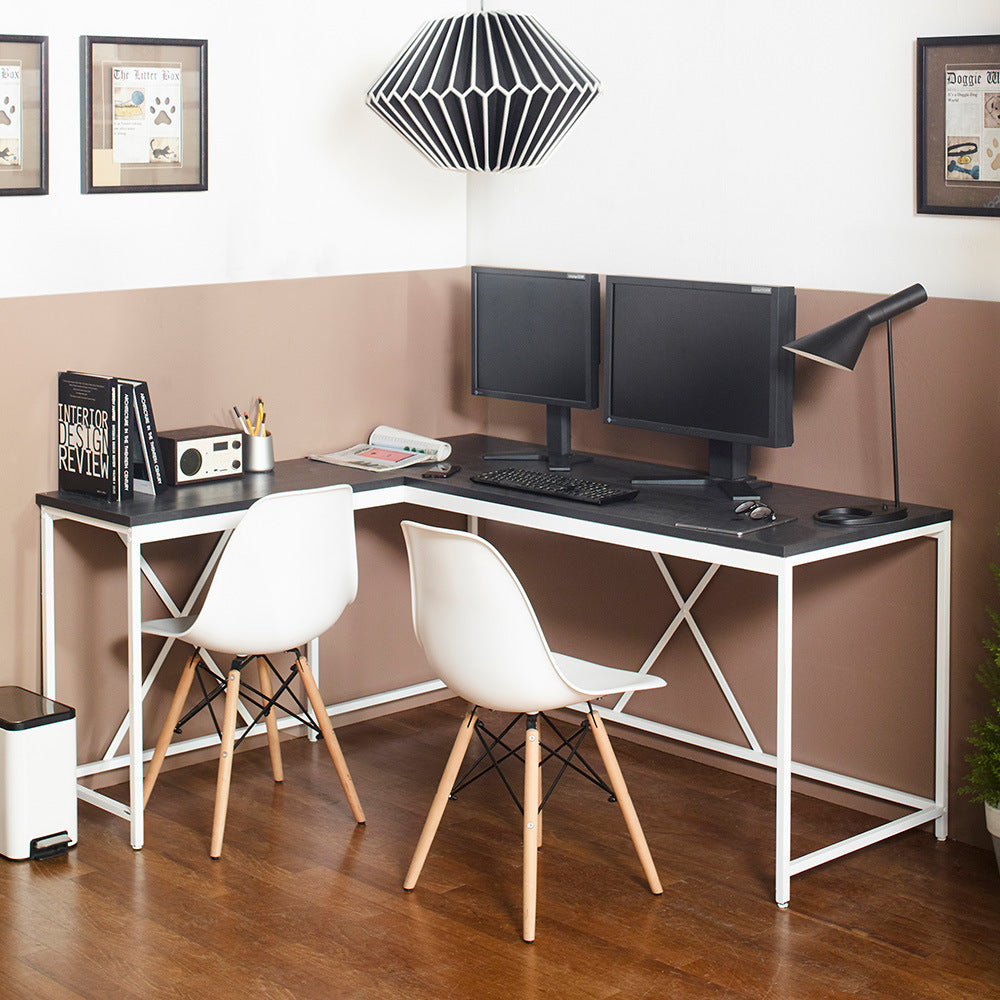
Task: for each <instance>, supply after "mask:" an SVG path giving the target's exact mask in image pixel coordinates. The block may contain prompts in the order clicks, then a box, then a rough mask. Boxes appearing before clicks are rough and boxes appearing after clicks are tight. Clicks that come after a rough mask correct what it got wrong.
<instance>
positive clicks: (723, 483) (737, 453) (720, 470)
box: [632, 439, 771, 500]
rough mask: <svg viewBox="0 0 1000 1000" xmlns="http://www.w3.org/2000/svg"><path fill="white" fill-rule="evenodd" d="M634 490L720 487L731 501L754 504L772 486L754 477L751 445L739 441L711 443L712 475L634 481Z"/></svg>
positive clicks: (696, 473) (709, 470) (661, 477)
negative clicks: (753, 501)
mask: <svg viewBox="0 0 1000 1000" xmlns="http://www.w3.org/2000/svg"><path fill="white" fill-rule="evenodd" d="M632 485H633V486H718V488H719V489H720V490H722V492H723V493H725V494H726V496H727V497H729V498H730V499H731V500H754V499H757V498H758V497H759V496H760V490H762V489H766V488H767V487H768V486H770V485H771V484H770V483H766V482H763V481H762V480H760V479H758V478H757V477H756V476H751V475H750V445H748V444H742V443H739V442H735V441H716V440H714V439H709V442H708V475H704V474H702V473H698V472H692V473H690V474H689V475H684V474H682V475H678V476H667V477H663V476H653V477H650V478H643V479H633V480H632Z"/></svg>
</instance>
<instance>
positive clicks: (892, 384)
mask: <svg viewBox="0 0 1000 1000" xmlns="http://www.w3.org/2000/svg"><path fill="white" fill-rule="evenodd" d="M885 331H886V344H888V349H889V416H890V420H891V425H892V499H893V503H894V504H895V506H896V507H898V506H899V454H898V451H897V447H896V375H895V365H894V364H893V360H892V319H887V320H886V321H885Z"/></svg>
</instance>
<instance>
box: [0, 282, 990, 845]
mask: <svg viewBox="0 0 1000 1000" xmlns="http://www.w3.org/2000/svg"><path fill="white" fill-rule="evenodd" d="M869 301H871V297H870V296H859V295H852V294H849V293H839V292H823V291H809V290H804V291H802V290H800V292H799V295H798V329H799V333H800V334H801V333H805V332H808V331H809V330H812V329H815V328H817V327H819V326H822V325H824V324H825V323H827V322H830V321H832V320H834V319H836V318H839V317H840V316H842V315H845V314H846V313H848V312H850V311H853V310H854V309H856V308H859V307H860V306H862V305H864V304H867V303H868V302H869ZM4 307H5V309H4V312H5V339H6V344H7V358H8V367H9V374H8V379H7V383H8V385H7V393H6V396H7V399H6V403H7V411H6V412H7V435H6V439H7V442H8V447H7V449H6V452H5V453H6V458H7V461H8V465H9V468H10V469H11V473H9V474H8V475H7V476H6V477H4V480H3V483H2V485H0V515H2V516H3V518H4V520H5V522H6V523H7V524H8V526H9V533H8V538H9V544H8V545H7V546H6V547H5V548H4V549H3V550H2V551H0V581H2V582H4V583H5V584H6V590H7V593H8V595H9V596H8V600H7V601H6V602H4V605H3V608H2V611H0V639H2V641H3V647H2V648H3V651H4V656H5V660H4V661H3V662H2V663H0V683H9V684H22V685H24V686H27V687H32V688H36V689H37V686H38V684H39V639H38V633H39V615H38V524H37V513H36V508H35V506H34V503H33V495H34V493H35V492H36V491H38V490H46V489H51V488H53V487H54V486H55V481H56V477H55V441H54V422H55V421H54V413H55V395H56V372H57V371H59V370H60V369H66V368H75V369H83V370H89V371H101V372H108V373H113V374H120V375H129V376H135V377H141V378H146V379H147V380H148V381H149V383H150V387H151V391H152V395H153V401H154V404H155V408H156V416H157V420H158V422H159V424H160V426H161V427H163V428H166V427H171V426H172V427H183V426H190V425H194V424H201V423H226V422H227V414H228V413H229V412H230V407H231V406H232V404H233V403H238V404H240V405H241V406H242V405H245V404H246V403H248V402H249V400H250V399H252V398H253V397H255V396H257V395H260V396H262V397H264V399H265V401H266V403H267V409H268V423H269V426H270V428H271V430H272V432H273V434H274V437H275V445H276V453H277V457H278V458H279V459H281V458H290V457H294V456H297V455H302V454H304V453H306V452H308V451H313V450H326V449H330V448H333V447H339V446H343V445H346V444H348V443H353V442H354V441H358V440H362V439H363V438H364V437H366V436H367V434H368V433H369V431H370V430H371V428H372V427H373V426H374V425H375V424H377V423H382V422H384V423H389V424H393V425H396V426H401V427H405V428H410V429H413V430H418V431H421V432H424V433H429V434H433V435H436V436H441V437H447V436H448V435H450V434H456V433H462V432H465V431H470V430H483V429H485V430H489V431H490V432H493V433H500V434H509V435H510V436H514V437H521V438H524V439H526V440H540V438H541V436H542V435H543V433H544V431H543V427H544V422H543V415H542V412H541V408H539V407H533V406H527V405H524V404H516V403H508V402H503V401H497V400H492V401H486V400H481V399H480V400H475V399H473V398H472V396H471V395H470V393H469V388H468V386H469V374H468V373H469V363H468V313H469V305H468V272H467V271H466V270H465V269H454V270H443V271H426V272H411V273H404V274H383V275H364V276H352V277H337V278H328V279H312V280H301V281H283V282H262V283H248V284H236V285H218V286H206V287H191V288H171V289H156V290H151V291H125V292H114V293H99V294H98V293H95V294H86V295H67V296H53V297H39V298H27V299H7V300H5V301H4ZM884 343H885V338H884V334H880V333H875V334H874V335H873V336H872V338H871V343H870V344H869V345H868V347H867V348H866V351H865V353H864V354H863V355H862V360H861V363H860V364H859V366H858V370H857V371H856V372H855V373H854V374H853V375H846V374H842V373H838V372H832V371H830V370H828V369H826V368H822V367H821V366H818V365H809V364H807V363H805V362H800V363H799V368H798V371H797V379H798V382H797V391H796V411H795V424H796V444H795V445H794V446H793V447H792V448H789V449H783V450H781V451H775V452H765V451H761V452H760V453H758V454H757V456H756V463H755V468H754V471H756V472H758V474H760V475H762V476H766V477H770V478H773V479H776V480H779V481H784V482H791V483H797V484H803V485H812V486H818V487H824V488H831V489H846V490H850V491H856V492H859V493H869V492H884V493H888V492H889V491H890V490H891V476H890V471H889V470H890V464H889V444H888V442H889V430H888V416H887V409H888V403H887V391H886V376H885V358H884ZM895 347H896V374H897V394H898V399H897V405H898V410H899V427H900V468H901V488H902V492H903V499H904V500H907V499H909V500H912V501H917V502H923V503H930V504H938V505H941V506H949V507H953V508H954V509H955V512H956V514H955V535H954V571H953V585H954V594H953V625H952V643H953V657H952V664H953V669H952V673H953V678H952V709H951V721H952V738H951V750H952V767H951V774H952V780H951V785H952V789H953V790H954V788H955V787H956V786H957V784H959V783H960V777H961V775H962V773H963V770H964V765H963V762H962V759H961V758H962V755H963V754H964V746H963V744H964V733H965V731H966V729H967V724H968V720H969V719H970V718H971V717H972V716H973V715H974V714H976V713H978V712H979V711H980V710H981V708H982V702H983V699H982V694H981V692H980V690H979V689H978V685H977V684H976V683H975V681H974V672H975V667H976V665H977V664H978V663H980V662H981V660H982V648H981V640H982V637H983V636H984V635H985V634H986V633H987V629H988V627H989V621H988V617H987V614H986V611H985V609H986V607H987V606H996V603H997V595H996V593H995V591H994V589H993V586H992V579H991V577H990V574H989V569H988V564H989V563H990V561H997V560H1000V553H998V543H997V538H996V535H995V533H994V526H995V525H996V524H997V522H1000V510H998V502H997V495H998V488H1000V483H998V478H1000V476H998V471H1000V434H998V427H997V424H998V412H997V402H996V389H995V372H996V370H997V359H998V348H1000V305H998V304H994V303H978V302H963V301H953V300H938V299H931V301H929V302H928V303H927V304H926V305H924V306H922V307H921V308H920V309H918V310H916V311H914V312H912V313H910V314H908V315H907V316H906V317H903V318H901V319H900V320H897V323H896V328H895ZM573 419H574V443H575V445H576V446H577V447H578V448H579V449H584V450H586V449H590V450H594V451H600V452H605V453H609V454H619V455H632V456H635V457H641V458H648V459H652V460H657V461H670V462H676V463H679V464H685V465H689V466H691V467H697V466H699V465H700V464H701V463H702V461H703V454H702V449H703V446H702V445H701V444H700V443H699V442H694V441H689V440H684V439H678V438H668V437H664V436H662V435H656V434H652V433H649V432H644V431H632V430H628V429H622V428H608V427H606V426H604V425H603V424H602V422H601V419H600V414H599V412H596V411H595V412H590V413H580V412H577V413H575V414H574V418H573ZM400 516H401V512H400V511H367V512H364V513H362V514H359V518H358V527H359V556H360V566H361V591H360V596H359V599H358V601H357V602H356V604H355V605H354V606H353V607H352V608H351V609H349V611H348V612H347V614H346V615H345V617H344V619H343V620H342V621H341V623H339V624H338V626H337V628H336V629H335V630H334V632H332V633H330V634H329V635H328V636H327V637H326V638H325V639H324V641H323V644H322V647H321V649H322V657H323V672H322V685H323V693H324V695H325V697H326V698H327V700H328V701H333V700H341V699H344V698H351V697H355V696H357V695H360V694H364V693H367V692H369V691H371V690H375V689H378V688H380V687H382V686H385V685H386V684H391V685H397V684H407V683H412V682H415V681H418V680H422V679H425V678H426V677H427V668H426V666H425V665H424V663H423V661H422V658H421V655H420V652H419V650H418V649H417V647H416V645H415V643H414V641H413V639H412V635H411V630H410V623H409V606H408V600H409V599H408V594H407V579H406V573H405V555H404V552H403V549H402V545H401V537H400V534H399V529H398V521H399V520H400ZM420 516H421V517H424V516H426V512H421V514H420ZM485 530H487V531H488V532H489V533H490V536H491V537H492V538H494V539H495V540H496V541H498V542H499V543H500V544H501V545H502V546H503V549H504V551H505V553H506V554H507V555H508V556H509V558H510V559H511V561H512V562H513V564H514V566H515V568H516V569H517V571H518V572H519V573H520V574H521V575H522V578H523V580H524V582H525V585H526V587H527V589H528V591H529V593H530V594H531V596H532V597H533V599H534V600H535V602H536V605H537V608H538V611H539V614H540V617H541V619H542V622H543V625H544V626H545V628H546V629H547V630H548V631H549V633H550V636H551V638H552V641H553V645H555V646H557V647H558V648H560V649H562V650H565V651H567V652H577V653H579V654H580V655H586V656H587V657H590V658H593V659H598V660H604V661H606V662H611V663H617V664H620V665H622V666H636V665H637V664H638V663H639V662H641V660H642V659H643V658H644V656H645V655H646V652H647V651H648V650H649V648H650V647H651V646H652V644H653V643H654V642H655V641H656V638H657V637H658V635H659V632H660V630H662V628H663V626H664V624H665V622H666V621H667V620H668V619H669V617H670V616H672V614H673V602H672V600H671V598H670V595H669V593H668V592H667V591H666V590H665V589H664V588H663V586H662V584H661V582H660V580H659V576H658V574H657V573H656V570H655V567H654V566H653V564H652V562H651V560H649V558H648V556H647V557H643V556H641V555H640V554H636V553H623V552H621V551H618V550H614V549H610V548H608V547H606V546H601V545H597V544H591V543H583V542H570V541H567V540H563V539H558V538H553V537H548V536H544V537H532V538H530V540H529V539H528V538H526V537H525V536H524V533H523V532H520V531H517V530H514V529H510V528H499V527H495V526H488V527H487V528H486V529H485ZM57 546H58V553H57V556H58V561H57V570H58V574H59V588H58V601H59V603H58V607H59V611H60V621H59V627H58V656H59V663H60V681H59V683H60V688H59V695H60V697H62V698H63V699H64V700H65V701H67V702H68V703H70V704H73V705H74V706H75V707H76V708H77V710H78V714H79V719H80V737H79V740H80V754H81V757H86V758H90V757H93V756H96V755H98V754H100V753H103V751H104V749H105V746H106V744H107V742H108V740H109V739H110V736H111V735H112V733H113V732H114V730H115V728H116V727H117V726H118V723H119V722H120V719H121V714H122V711H123V707H124V692H125V644H124V623H123V614H124V580H123V574H122V569H123V565H124V553H123V549H122V546H121V544H120V543H119V542H118V540H117V538H116V537H114V536H113V535H109V534H106V533H104V532H99V531H95V530H93V529H89V528H84V527H80V526H66V527H61V528H59V531H58V542H57ZM205 551H206V545H205V542H204V540H192V541H190V542H185V543H183V544H169V545H166V544H165V545H163V546H161V547H160V548H159V550H158V551H157V552H156V553H155V554H154V560H155V562H156V564H157V567H158V569H159V570H160V571H161V572H162V574H163V575H164V576H165V577H166V578H167V579H169V580H171V581H174V582H175V583H178V584H180V583H183V581H184V580H186V579H187V578H188V576H189V575H190V572H191V569H190V567H191V565H192V564H193V563H195V564H196V563H199V562H200V560H201V559H203V558H204V553H205ZM932 566H933V552H932V546H931V545H930V544H929V543H925V542H917V543H913V544H911V545H907V546H901V547H899V548H898V549H894V550H892V551H889V552H883V553H878V554H873V555H867V556H852V557H849V558H846V559H841V560H838V561H837V562H834V563H830V564H828V565H824V566H813V567H807V568H804V569H802V570H801V571H799V573H798V576H797V579H796V634H795V669H796V683H797V688H796V703H795V711H796V721H795V734H794V736H795V747H796V754H797V756H798V757H799V758H800V759H803V760H806V761H808V762H810V763H816V764H820V765H830V766H836V767H838V768H842V769H844V770H847V771H851V772H857V773H858V774H861V775H863V776H864V777H867V778H872V779H874V780H884V781H887V782H893V783H896V782H898V783H901V784H903V785H905V786H906V787H909V788H912V790H913V791H915V792H924V793H926V792H928V791H929V786H928V775H929V773H930V763H931V759H932V756H931V755H932V747H931V744H930V742H929V740H928V735H929V732H930V725H931V717H932V706H933V701H932V699H933V688H932V685H931V680H930V678H931V670H932V665H933V652H932V642H933V631H932V616H933V603H934V593H933V586H932V576H931V570H932ZM672 567H673V569H674V570H675V572H676V574H677V576H678V578H679V580H680V581H681V584H682V587H684V588H688V589H689V588H690V587H691V586H693V585H694V583H695V582H696V581H697V579H698V575H699V573H698V568H697V567H695V566H693V565H690V564H684V563H674V564H672ZM147 600H148V607H147V608H146V613H147V614H151V613H156V612H157V607H156V605H157V602H156V600H155V597H153V595H151V594H150V595H147ZM773 601H774V594H773V589H772V588H771V587H770V585H768V584H765V585H764V586H761V585H760V583H759V581H758V580H757V579H756V578H754V577H752V576H750V575H749V574H744V573H739V572H736V571H731V572H729V571H727V572H723V573H721V574H720V575H719V577H718V578H717V579H716V580H715V581H714V582H713V584H712V586H711V588H710V589H709V591H707V592H706V595H705V597H704V598H703V603H702V604H700V605H699V610H698V621H699V624H700V625H701V627H702V628H703V630H704V631H705V633H706V635H707V636H708V638H709V642H710V643H711V645H712V647H713V649H714V650H715V652H716V654H717V655H718V657H719V660H720V662H721V663H722V664H723V666H724V668H725V670H726V673H727V676H728V677H729V679H730V682H731V683H732V684H733V687H734V688H735V689H736V690H737V692H738V694H740V695H741V697H743V698H745V700H746V706H745V707H747V708H748V711H749V713H750V715H751V719H752V722H753V723H754V726H755V728H756V729H757V731H758V735H759V736H760V738H761V740H762V742H764V744H765V745H767V744H769V743H770V742H771V740H772V739H773V730H774V719H773V708H772V699H773V683H774V682H773V649H774V624H773V611H774V603H773ZM180 660H181V656H180V654H178V655H177V656H176V658H175V659H172V660H171V661H170V662H169V663H168V666H167V668H166V670H165V674H164V679H163V683H162V684H158V685H157V686H156V688H155V689H154V691H153V692H152V694H151V697H150V699H149V701H148V703H147V708H146V713H145V718H146V726H147V727H148V728H152V729H154V730H155V728H156V727H157V726H158V725H159V722H160V720H161V719H162V716H163V712H164V710H165V703H166V701H167V699H168V697H169V694H168V692H169V689H170V686H171V681H172V680H173V679H174V678H175V677H176V672H177V670H178V669H179V667H180ZM656 669H657V671H658V672H660V673H662V674H663V676H665V677H667V678H668V680H669V685H668V687H667V688H666V689H665V690H664V691H663V692H656V693H653V694H651V695H647V696H646V698H647V703H646V706H645V707H646V709H647V710H648V711H649V712H650V713H651V715H652V716H653V717H655V718H657V719H661V720H662V721H668V722H669V721H680V720H688V719H691V718H692V717H694V718H695V719H696V720H698V721H699V723H700V724H701V725H702V726H703V727H704V728H705V730H706V731H708V732H709V733H711V734H713V735H719V736H723V737H732V736H734V735H735V732H736V731H735V729H734V724H733V721H732V718H731V716H730V715H729V713H728V711H727V710H726V709H725V706H724V705H723V704H721V699H720V696H719V695H718V694H717V692H716V691H715V690H714V687H713V686H712V684H711V682H710V681H709V680H708V679H707V676H708V675H707V668H706V667H705V666H704V663H703V661H701V659H700V656H699V654H698V653H697V650H696V648H695V646H694V644H693V642H692V640H691V638H690V635H689V634H687V633H685V632H684V631H683V630H682V632H681V633H680V634H679V635H678V637H677V639H676V641H675V643H673V644H672V645H671V647H669V649H668V652H667V653H666V654H665V655H664V656H663V658H662V659H661V660H660V661H659V662H658V663H657V666H656ZM637 704H638V703H637ZM952 832H953V834H954V835H955V836H957V837H959V838H961V839H966V840H971V841H973V842H983V837H984V835H983V832H982V819H981V815H980V812H979V810H978V808H974V807H971V806H969V805H968V804H967V803H964V802H962V801H961V800H956V802H955V808H954V813H953V824H952Z"/></svg>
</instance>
